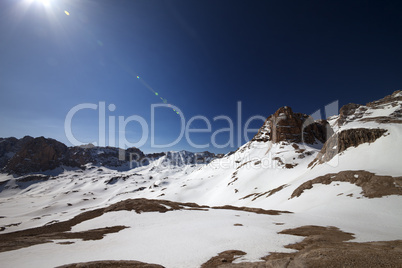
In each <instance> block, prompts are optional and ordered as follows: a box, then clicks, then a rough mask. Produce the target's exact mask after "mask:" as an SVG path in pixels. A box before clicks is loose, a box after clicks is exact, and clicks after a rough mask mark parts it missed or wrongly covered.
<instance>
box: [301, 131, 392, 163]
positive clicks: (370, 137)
mask: <svg viewBox="0 0 402 268" xmlns="http://www.w3.org/2000/svg"><path fill="white" fill-rule="evenodd" d="M386 132H387V130H385V129H379V128H376V129H369V128H353V129H346V130H344V131H341V132H340V133H336V134H333V135H332V136H331V137H330V138H329V139H328V140H327V141H326V142H325V144H324V146H323V147H322V149H321V151H320V152H319V153H318V155H317V156H316V158H315V159H314V160H313V161H312V162H311V163H310V164H309V167H311V166H313V165H314V164H317V163H318V164H322V163H325V162H328V161H329V160H331V159H332V158H333V157H334V156H335V155H337V154H339V153H341V152H343V151H345V150H346V149H348V148H350V147H357V146H359V145H360V144H363V143H372V142H374V141H376V140H377V139H378V138H380V137H382V136H383V135H384V134H385V133H386Z"/></svg>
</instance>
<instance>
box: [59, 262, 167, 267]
mask: <svg viewBox="0 0 402 268" xmlns="http://www.w3.org/2000/svg"><path fill="white" fill-rule="evenodd" d="M112 267H116V268H117V267H118V268H164V267H163V266H162V265H158V264H149V263H144V262H139V261H113V260H107V261H91V262H80V263H73V264H67V265H63V266H58V267H57V268H112Z"/></svg>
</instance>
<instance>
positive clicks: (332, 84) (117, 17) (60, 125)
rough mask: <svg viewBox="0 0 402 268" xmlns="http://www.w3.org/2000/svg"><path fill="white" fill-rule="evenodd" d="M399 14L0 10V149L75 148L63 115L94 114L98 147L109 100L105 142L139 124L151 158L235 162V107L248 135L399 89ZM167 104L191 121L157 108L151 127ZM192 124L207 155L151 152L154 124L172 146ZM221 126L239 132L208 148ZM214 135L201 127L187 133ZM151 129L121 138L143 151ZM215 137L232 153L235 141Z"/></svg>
mask: <svg viewBox="0 0 402 268" xmlns="http://www.w3.org/2000/svg"><path fill="white" fill-rule="evenodd" d="M401 14H402V2H401V1H386V0H381V1H369V0H365V1H350V0H349V1H322V0H319V1H307V0H306V1H283V0H276V1H259V0H254V1H235V0H230V1H222V0H214V1H209V0H202V1H191V0H182V1H162V0H148V1H145V0H126V1H123V0H98V1H95V0H68V1H67V0H42V1H40V0H1V1H0V92H1V98H0V126H1V127H0V137H9V136H15V137H18V138H20V137H23V136H25V135H31V136H45V137H51V138H55V139H57V140H59V141H62V142H64V143H66V144H67V145H71V143H70V142H69V140H68V139H67V137H66V134H65V127H64V124H65V119H66V116H67V114H68V112H69V111H70V110H71V109H72V108H73V107H75V106H76V105H79V104H83V103H91V104H93V105H97V109H96V110H94V109H89V108H87V109H83V110H80V111H78V112H77V113H76V114H75V115H74V117H73V118H72V124H71V125H72V133H73V135H74V137H75V138H76V139H77V140H79V141H81V142H84V143H88V142H93V141H97V140H99V139H98V135H99V126H98V125H99V120H98V118H99V110H100V109H99V108H100V106H101V105H100V102H104V103H105V105H106V112H105V114H106V117H105V118H106V122H105V127H106V128H105V129H106V134H105V135H106V137H107V138H109V134H108V133H109V127H110V126H113V125H115V130H116V131H112V132H113V133H114V135H115V136H116V137H118V136H119V133H120V132H121V131H120V132H119V130H118V125H119V122H118V121H119V119H118V117H119V116H121V117H123V118H124V119H127V118H128V117H129V116H138V117H141V118H143V119H144V120H145V122H146V124H147V125H148V131H149V133H148V134H149V135H148V136H147V139H146V141H145V143H144V144H143V145H142V146H141V147H140V148H141V149H142V150H143V151H145V152H156V151H166V150H182V149H185V150H190V151H203V150H209V151H213V152H228V151H230V150H234V149H236V148H237V147H238V145H239V144H238V143H239V142H238V141H239V140H238V138H239V137H238V135H237V129H238V127H239V126H238V113H239V111H238V109H237V106H238V101H241V107H242V109H241V116H242V122H241V124H240V127H241V129H243V127H244V126H243V125H244V123H245V121H246V120H247V119H248V118H250V117H251V116H254V115H260V116H263V117H267V116H269V115H270V114H272V113H274V112H275V111H276V110H277V109H278V108H279V107H281V106H285V105H287V106H290V107H292V108H293V110H294V111H295V112H303V113H307V114H311V113H313V112H315V111H316V110H318V109H323V108H324V107H325V105H327V104H329V103H331V102H333V101H336V100H338V101H339V105H340V106H341V105H344V104H346V103H349V102H355V103H363V104H364V103H366V102H369V101H372V100H376V99H379V98H381V97H383V96H385V95H388V94H391V93H392V92H393V91H394V90H397V89H401V88H402V49H401V48H402V19H401V18H402V16H401ZM137 76H138V77H139V79H138V78H137ZM156 93H158V95H156ZM164 100H165V102H167V103H168V104H172V105H175V106H176V107H178V108H179V109H180V111H181V114H177V113H176V112H175V111H173V109H169V108H166V107H165V108H161V107H159V108H155V109H154V111H155V114H154V120H152V118H151V105H152V104H161V103H163V101H164ZM110 104H114V107H115V109H114V110H113V109H112V110H113V111H110V110H109V109H108V107H109V105H110ZM112 106H113V105H112ZM196 115H199V116H204V117H205V118H206V119H207V120H208V121H210V123H211V130H210V131H208V132H204V133H190V134H189V137H190V139H191V141H192V142H193V143H195V144H198V145H200V144H208V143H209V147H206V148H195V147H194V146H192V145H191V144H189V142H188V140H187V139H185V138H184V137H183V139H180V142H178V143H177V144H175V145H174V146H172V147H170V148H155V147H153V146H151V139H150V136H151V133H150V131H151V124H152V121H153V124H154V126H155V128H154V130H155V136H154V141H155V143H156V144H167V143H170V142H172V141H174V140H175V139H176V138H177V137H178V136H179V134H180V131H181V127H180V124H181V121H180V120H181V118H184V120H185V123H186V124H187V123H188V122H189V120H190V119H191V118H192V117H194V116H196ZM219 115H225V116H228V117H229V118H231V120H233V123H234V126H233V129H234V132H233V141H234V142H233V144H232V146H230V145H229V146H225V147H224V148H216V147H214V146H213V145H212V144H211V136H212V134H213V133H214V132H215V131H217V130H219V129H221V128H228V127H229V123H228V122H227V120H224V119H217V120H213V119H214V117H216V116H219ZM110 116H111V117H113V118H114V119H115V124H111V121H110V120H109V117H110ZM112 120H113V119H112ZM262 123H263V121H262V120H261V119H258V120H255V121H253V122H252V123H251V125H250V126H252V127H253V128H258V127H260V126H261V124H262ZM242 124H243V125H242ZM206 126H207V125H206V123H205V122H204V121H203V120H202V119H195V120H194V121H193V122H192V124H191V125H190V127H191V128H198V129H203V128H205V127H206ZM142 130H143V126H142V125H141V124H140V123H139V122H135V121H133V122H130V123H128V124H127V126H126V127H125V132H124V135H125V138H126V139H127V140H128V141H130V142H132V143H136V142H139V141H140V139H141V136H142ZM251 137H252V132H250V134H249V138H251ZM215 138H216V141H217V143H218V144H220V145H222V144H225V143H227V142H228V141H230V131H222V132H220V133H216V135H215ZM244 142H246V138H245V137H241V140H240V143H244ZM107 144H109V143H108V141H106V145H107ZM111 145H113V144H111ZM117 145H118V144H117ZM120 147H122V146H120Z"/></svg>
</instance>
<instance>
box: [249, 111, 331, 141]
mask: <svg viewBox="0 0 402 268" xmlns="http://www.w3.org/2000/svg"><path fill="white" fill-rule="evenodd" d="M331 134H332V131H331V128H330V127H329V124H328V122H327V121H326V120H317V121H314V119H313V118H312V117H311V116H308V115H306V114H302V113H294V112H293V111H292V108H290V107H288V106H284V107H281V108H279V109H278V110H277V111H276V112H275V113H274V114H273V115H271V116H269V117H268V118H267V120H266V121H265V123H264V125H263V126H262V127H261V128H260V129H259V131H258V133H257V134H256V135H255V136H254V138H253V139H252V141H258V142H267V141H272V142H274V143H279V142H281V141H286V142H293V143H301V142H305V143H308V144H314V143H316V141H317V140H318V141H320V142H325V140H326V139H327V137H329V136H330V135H331Z"/></svg>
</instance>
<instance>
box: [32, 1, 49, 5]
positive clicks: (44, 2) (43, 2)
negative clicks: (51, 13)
mask: <svg viewBox="0 0 402 268" xmlns="http://www.w3.org/2000/svg"><path fill="white" fill-rule="evenodd" d="M35 1H36V2H39V3H41V4H42V5H44V6H49V5H50V2H51V0H35Z"/></svg>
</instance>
